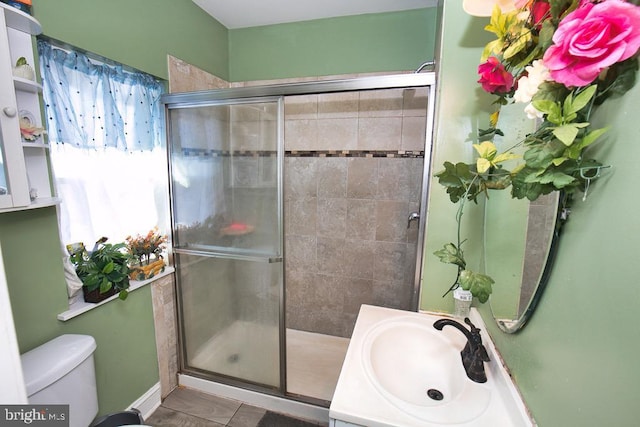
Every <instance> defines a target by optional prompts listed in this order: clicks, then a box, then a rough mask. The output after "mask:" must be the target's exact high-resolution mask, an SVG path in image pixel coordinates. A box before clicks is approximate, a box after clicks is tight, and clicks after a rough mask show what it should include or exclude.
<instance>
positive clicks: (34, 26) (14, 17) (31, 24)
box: [0, 3, 42, 36]
mask: <svg viewBox="0 0 640 427" xmlns="http://www.w3.org/2000/svg"><path fill="white" fill-rule="evenodd" d="M0 7H1V8H2V9H4V16H5V19H6V21H7V27H9V28H13V29H16V30H18V31H22V32H24V33H29V34H31V35H34V36H37V35H38V34H40V33H42V26H41V25H40V23H39V22H38V21H36V19H35V18H34V17H33V16H31V15H29V14H28V13H24V12H23V11H21V10H18V9H16V8H15V7H12V6H9V5H7V4H4V3H0Z"/></svg>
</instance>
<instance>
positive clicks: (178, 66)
mask: <svg viewBox="0 0 640 427" xmlns="http://www.w3.org/2000/svg"><path fill="white" fill-rule="evenodd" d="M167 62H168V68H169V92H170V93H176V92H193V91H197V90H207V89H223V88H228V87H229V82H227V81H225V80H223V79H221V78H219V77H217V76H214V75H213V74H210V73H207V72H206V71H204V70H201V69H200V68H198V67H196V66H194V65H191V64H189V63H187V62H184V61H182V60H181V59H178V58H176V57H174V56H171V55H167Z"/></svg>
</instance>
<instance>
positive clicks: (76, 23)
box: [33, 0, 229, 80]
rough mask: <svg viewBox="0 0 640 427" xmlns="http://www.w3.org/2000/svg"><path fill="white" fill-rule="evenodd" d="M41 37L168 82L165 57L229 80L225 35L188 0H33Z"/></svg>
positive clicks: (215, 23) (218, 24)
mask: <svg viewBox="0 0 640 427" xmlns="http://www.w3.org/2000/svg"><path fill="white" fill-rule="evenodd" d="M33 12H34V16H35V17H36V18H37V19H38V20H39V21H40V23H41V24H42V30H43V33H44V34H45V35H47V36H49V37H53V38H55V39H58V40H62V41H64V42H66V43H69V44H71V45H74V46H77V47H79V48H82V49H85V50H88V51H91V52H93V53H96V54H98V55H101V56H104V57H105V58H109V59H112V60H114V61H118V62H121V63H123V64H126V65H129V66H131V67H134V68H137V69H139V70H142V71H145V72H147V73H150V74H153V75H155V76H157V77H160V78H163V79H167V78H168V74H167V54H170V55H173V56H175V57H177V58H180V59H182V60H184V61H186V62H188V63H191V64H193V65H195V66H197V67H199V68H202V69H204V70H206V71H208V72H210V73H213V74H215V75H217V76H218V77H220V78H223V79H227V80H228V78H229V75H228V74H229V66H228V64H229V50H228V49H229V42H228V39H227V33H228V30H227V29H226V28H225V27H224V26H223V25H222V24H220V23H219V22H218V21H216V20H215V19H213V18H212V17H211V16H209V15H208V14H206V13H205V12H204V11H203V10H202V9H200V8H199V7H198V6H197V5H196V4H195V3H193V2H192V1H191V0H135V1H129V0H108V1H98V0H55V1H51V0H33Z"/></svg>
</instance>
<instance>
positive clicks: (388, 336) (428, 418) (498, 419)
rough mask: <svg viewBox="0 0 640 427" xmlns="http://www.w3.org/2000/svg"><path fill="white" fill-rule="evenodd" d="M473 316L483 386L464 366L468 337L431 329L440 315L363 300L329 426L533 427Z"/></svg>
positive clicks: (451, 329) (474, 313) (479, 321)
mask: <svg viewBox="0 0 640 427" xmlns="http://www.w3.org/2000/svg"><path fill="white" fill-rule="evenodd" d="M470 317H471V320H472V322H473V323H474V324H475V325H476V326H477V327H478V328H480V329H481V330H482V332H481V334H482V339H483V343H484V345H485V347H486V348H487V352H488V353H489V357H490V359H491V360H490V361H489V362H486V363H485V371H486V374H487V382H485V383H476V382H474V381H472V380H470V379H469V378H468V377H467V374H466V372H465V370H464V367H463V366H462V360H461V356H460V351H461V350H462V349H463V348H464V346H465V344H466V341H467V339H466V337H465V336H464V335H463V334H462V333H461V332H460V331H459V330H457V329H456V328H454V327H451V326H448V327H445V328H443V329H442V331H438V330H436V329H435V328H434V327H433V323H434V322H435V321H436V320H438V319H441V318H443V316H439V315H433V314H427V313H413V312H407V311H401V310H393V309H388V308H383V307H375V306H368V305H363V306H362V307H361V309H360V313H359V315H358V319H357V321H356V326H355V328H354V332H353V335H352V337H351V342H350V344H349V349H348V350H347V355H346V357H345V361H344V364H343V366H342V371H341V373H340V378H339V379H338V384H337V386H336V391H335V393H334V396H333V399H332V401H331V407H330V408H329V416H330V418H331V420H332V421H331V422H332V424H331V425H332V426H334V425H335V426H352V425H356V426H368V427H429V426H443V425H445V426H473V427H483V426H487V427H495V426H500V427H508V426H532V425H534V424H533V422H532V421H531V419H530V418H529V417H528V414H527V411H526V408H525V406H524V403H523V402H522V400H521V399H520V396H519V394H518V393H517V390H516V388H515V385H514V384H513V383H512V382H511V378H510V377H509V375H508V373H507V371H506V369H505V368H504V366H502V364H501V363H500V358H499V355H498V354H497V352H496V350H495V347H494V346H493V343H492V342H491V340H490V338H489V336H488V335H487V334H486V332H485V327H484V323H483V322H482V318H481V317H480V316H479V314H478V313H477V311H476V310H475V309H472V313H471V315H470ZM465 326H466V325H465Z"/></svg>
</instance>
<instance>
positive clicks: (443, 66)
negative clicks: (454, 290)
mask: <svg viewBox="0 0 640 427" xmlns="http://www.w3.org/2000/svg"><path fill="white" fill-rule="evenodd" d="M445 3H446V4H445V8H444V26H443V30H442V31H443V33H442V45H441V57H440V58H439V60H438V63H439V69H438V80H437V84H436V91H437V95H436V119H435V121H436V122H435V131H434V144H433V152H432V156H433V157H432V165H433V166H432V168H433V171H434V172H438V171H440V170H442V169H443V166H442V165H443V163H444V162H445V161H451V162H454V163H456V162H459V161H463V162H470V161H471V160H472V159H473V156H474V150H473V147H472V144H474V143H477V142H478V141H477V137H476V136H477V134H478V129H479V128H486V127H487V123H488V117H489V114H490V112H491V110H490V108H489V106H488V104H489V103H490V102H491V100H490V98H489V97H488V96H486V94H485V93H484V92H483V91H482V89H481V88H480V86H479V85H478V84H477V83H476V81H477V80H478V77H477V74H476V67H477V65H476V64H477V62H478V58H479V54H478V49H477V46H478V43H480V44H481V43H483V41H489V40H490V39H489V37H488V36H487V35H485V32H484V31H483V27H484V25H485V24H484V23H483V22H482V21H481V20H473V19H471V18H470V17H469V16H468V15H466V14H465V13H464V12H462V7H461V5H462V3H461V2H445ZM452 3H455V5H454V4H452ZM458 3H460V4H458ZM487 34H488V33H487ZM483 210H484V203H483V200H482V199H479V204H478V205H475V204H474V203H467V204H466V206H465V210H464V215H463V216H462V224H463V225H462V233H461V234H462V238H463V239H465V238H467V239H469V240H468V241H467V242H466V243H464V244H463V246H462V248H463V250H464V253H465V258H466V260H467V262H468V264H469V265H470V267H471V268H472V269H475V270H476V271H478V269H479V266H480V265H481V262H482V256H481V254H482V239H483V233H482V229H483V226H482V224H483ZM456 211H457V205H454V204H453V203H451V201H450V200H449V196H448V195H447V194H446V192H445V189H444V187H442V186H441V185H440V184H439V183H438V182H437V180H436V179H435V178H432V180H431V185H430V191H429V204H428V213H427V228H426V243H425V256H424V261H423V270H424V273H423V286H422V295H421V301H420V308H421V309H423V310H429V311H436V312H449V313H450V312H452V310H453V299H452V297H451V294H449V296H448V297H446V298H442V295H443V294H444V293H445V292H446V291H447V289H449V287H450V286H451V285H452V284H453V282H454V280H455V278H456V271H457V270H456V267H455V266H453V265H450V264H443V263H442V262H440V260H439V259H438V258H437V257H436V256H435V255H433V252H435V251H436V250H439V249H441V248H442V247H443V246H444V244H446V243H449V242H453V243H455V239H456V232H457V226H456V222H455V214H456Z"/></svg>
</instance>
